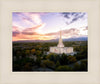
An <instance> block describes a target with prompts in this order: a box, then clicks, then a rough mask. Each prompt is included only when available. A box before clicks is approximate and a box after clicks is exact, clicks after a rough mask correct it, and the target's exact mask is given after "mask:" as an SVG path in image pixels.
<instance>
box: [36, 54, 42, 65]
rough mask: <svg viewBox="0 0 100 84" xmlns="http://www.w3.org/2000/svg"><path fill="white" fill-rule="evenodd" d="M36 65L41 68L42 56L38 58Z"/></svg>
mask: <svg viewBox="0 0 100 84" xmlns="http://www.w3.org/2000/svg"><path fill="white" fill-rule="evenodd" d="M36 64H37V65H38V66H40V64H41V58H40V56H38V57H37V59H36Z"/></svg>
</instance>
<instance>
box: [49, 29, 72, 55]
mask: <svg viewBox="0 0 100 84" xmlns="http://www.w3.org/2000/svg"><path fill="white" fill-rule="evenodd" d="M49 52H50V53H56V54H62V53H65V54H73V53H74V52H73V47H64V44H63V40H62V34H61V31H60V37H59V42H58V45H57V46H55V47H50V50H49Z"/></svg>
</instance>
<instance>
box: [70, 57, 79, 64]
mask: <svg viewBox="0 0 100 84" xmlns="http://www.w3.org/2000/svg"><path fill="white" fill-rule="evenodd" d="M76 61H77V59H76V57H74V56H68V62H69V63H74V62H76Z"/></svg>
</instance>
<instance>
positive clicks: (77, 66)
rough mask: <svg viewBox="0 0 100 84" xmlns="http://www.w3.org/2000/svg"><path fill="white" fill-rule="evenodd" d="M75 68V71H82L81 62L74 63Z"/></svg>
mask: <svg viewBox="0 0 100 84" xmlns="http://www.w3.org/2000/svg"><path fill="white" fill-rule="evenodd" d="M73 70H74V71H80V64H78V63H75V64H74V67H73Z"/></svg>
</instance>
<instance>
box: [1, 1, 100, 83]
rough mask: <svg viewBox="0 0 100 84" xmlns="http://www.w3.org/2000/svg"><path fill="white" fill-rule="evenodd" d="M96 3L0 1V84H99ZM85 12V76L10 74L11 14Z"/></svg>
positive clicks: (99, 12)
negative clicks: (87, 48)
mask: <svg viewBox="0 0 100 84" xmlns="http://www.w3.org/2000/svg"><path fill="white" fill-rule="evenodd" d="M99 7H100V2H99V0H34V1H33V0H1V1H0V8H1V9H0V13H1V14H0V19H1V20H0V21H1V22H0V23H1V25H0V26H1V27H0V52H1V53H0V84H100V61H99V59H100V53H99V51H100V48H99V46H100V38H99V35H100V34H99V30H100V24H99V22H100V11H99ZM69 11H70V12H71V11H72V12H87V13H88V41H89V42H88V47H89V50H88V52H89V56H88V58H89V59H88V60H89V61H88V64H89V67H88V68H89V69H88V72H12V12H69Z"/></svg>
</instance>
